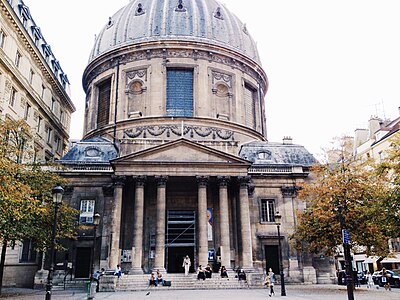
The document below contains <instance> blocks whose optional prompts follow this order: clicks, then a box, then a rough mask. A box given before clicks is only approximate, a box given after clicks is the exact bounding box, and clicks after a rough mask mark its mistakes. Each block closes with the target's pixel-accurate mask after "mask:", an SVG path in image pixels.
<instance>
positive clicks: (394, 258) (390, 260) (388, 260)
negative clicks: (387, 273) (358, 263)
mask: <svg viewBox="0 0 400 300" xmlns="http://www.w3.org/2000/svg"><path fill="white" fill-rule="evenodd" d="M381 263H400V254H396V255H394V256H388V257H385V258H384V259H382V260H381Z"/></svg>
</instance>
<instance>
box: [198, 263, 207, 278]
mask: <svg viewBox="0 0 400 300" xmlns="http://www.w3.org/2000/svg"><path fill="white" fill-rule="evenodd" d="M200 279H203V280H205V279H206V274H205V270H204V269H203V267H202V266H201V265H199V267H198V268H197V280H200Z"/></svg>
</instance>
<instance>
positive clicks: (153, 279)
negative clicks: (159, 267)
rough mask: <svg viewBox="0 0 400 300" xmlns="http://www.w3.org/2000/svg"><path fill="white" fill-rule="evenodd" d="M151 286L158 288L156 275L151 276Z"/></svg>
mask: <svg viewBox="0 0 400 300" xmlns="http://www.w3.org/2000/svg"><path fill="white" fill-rule="evenodd" d="M149 286H157V282H156V277H155V276H154V273H151V275H150V279H149Z"/></svg>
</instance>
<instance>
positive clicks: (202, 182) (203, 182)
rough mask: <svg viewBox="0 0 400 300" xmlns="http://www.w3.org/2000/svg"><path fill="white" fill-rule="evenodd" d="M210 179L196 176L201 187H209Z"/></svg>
mask: <svg viewBox="0 0 400 300" xmlns="http://www.w3.org/2000/svg"><path fill="white" fill-rule="evenodd" d="M209 179H210V177H209V176H196V180H197V184H198V186H199V187H205V186H207V184H208V180H209Z"/></svg>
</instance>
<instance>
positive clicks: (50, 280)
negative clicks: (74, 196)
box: [45, 203, 60, 300]
mask: <svg viewBox="0 0 400 300" xmlns="http://www.w3.org/2000/svg"><path fill="white" fill-rule="evenodd" d="M59 204H60V203H55V204H54V205H55V207H54V223H53V232H52V236H51V249H50V262H51V263H50V270H49V275H48V276H47V284H46V298H45V299H46V300H51V289H52V287H53V273H54V259H55V247H56V231H57V215H58V206H59Z"/></svg>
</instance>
